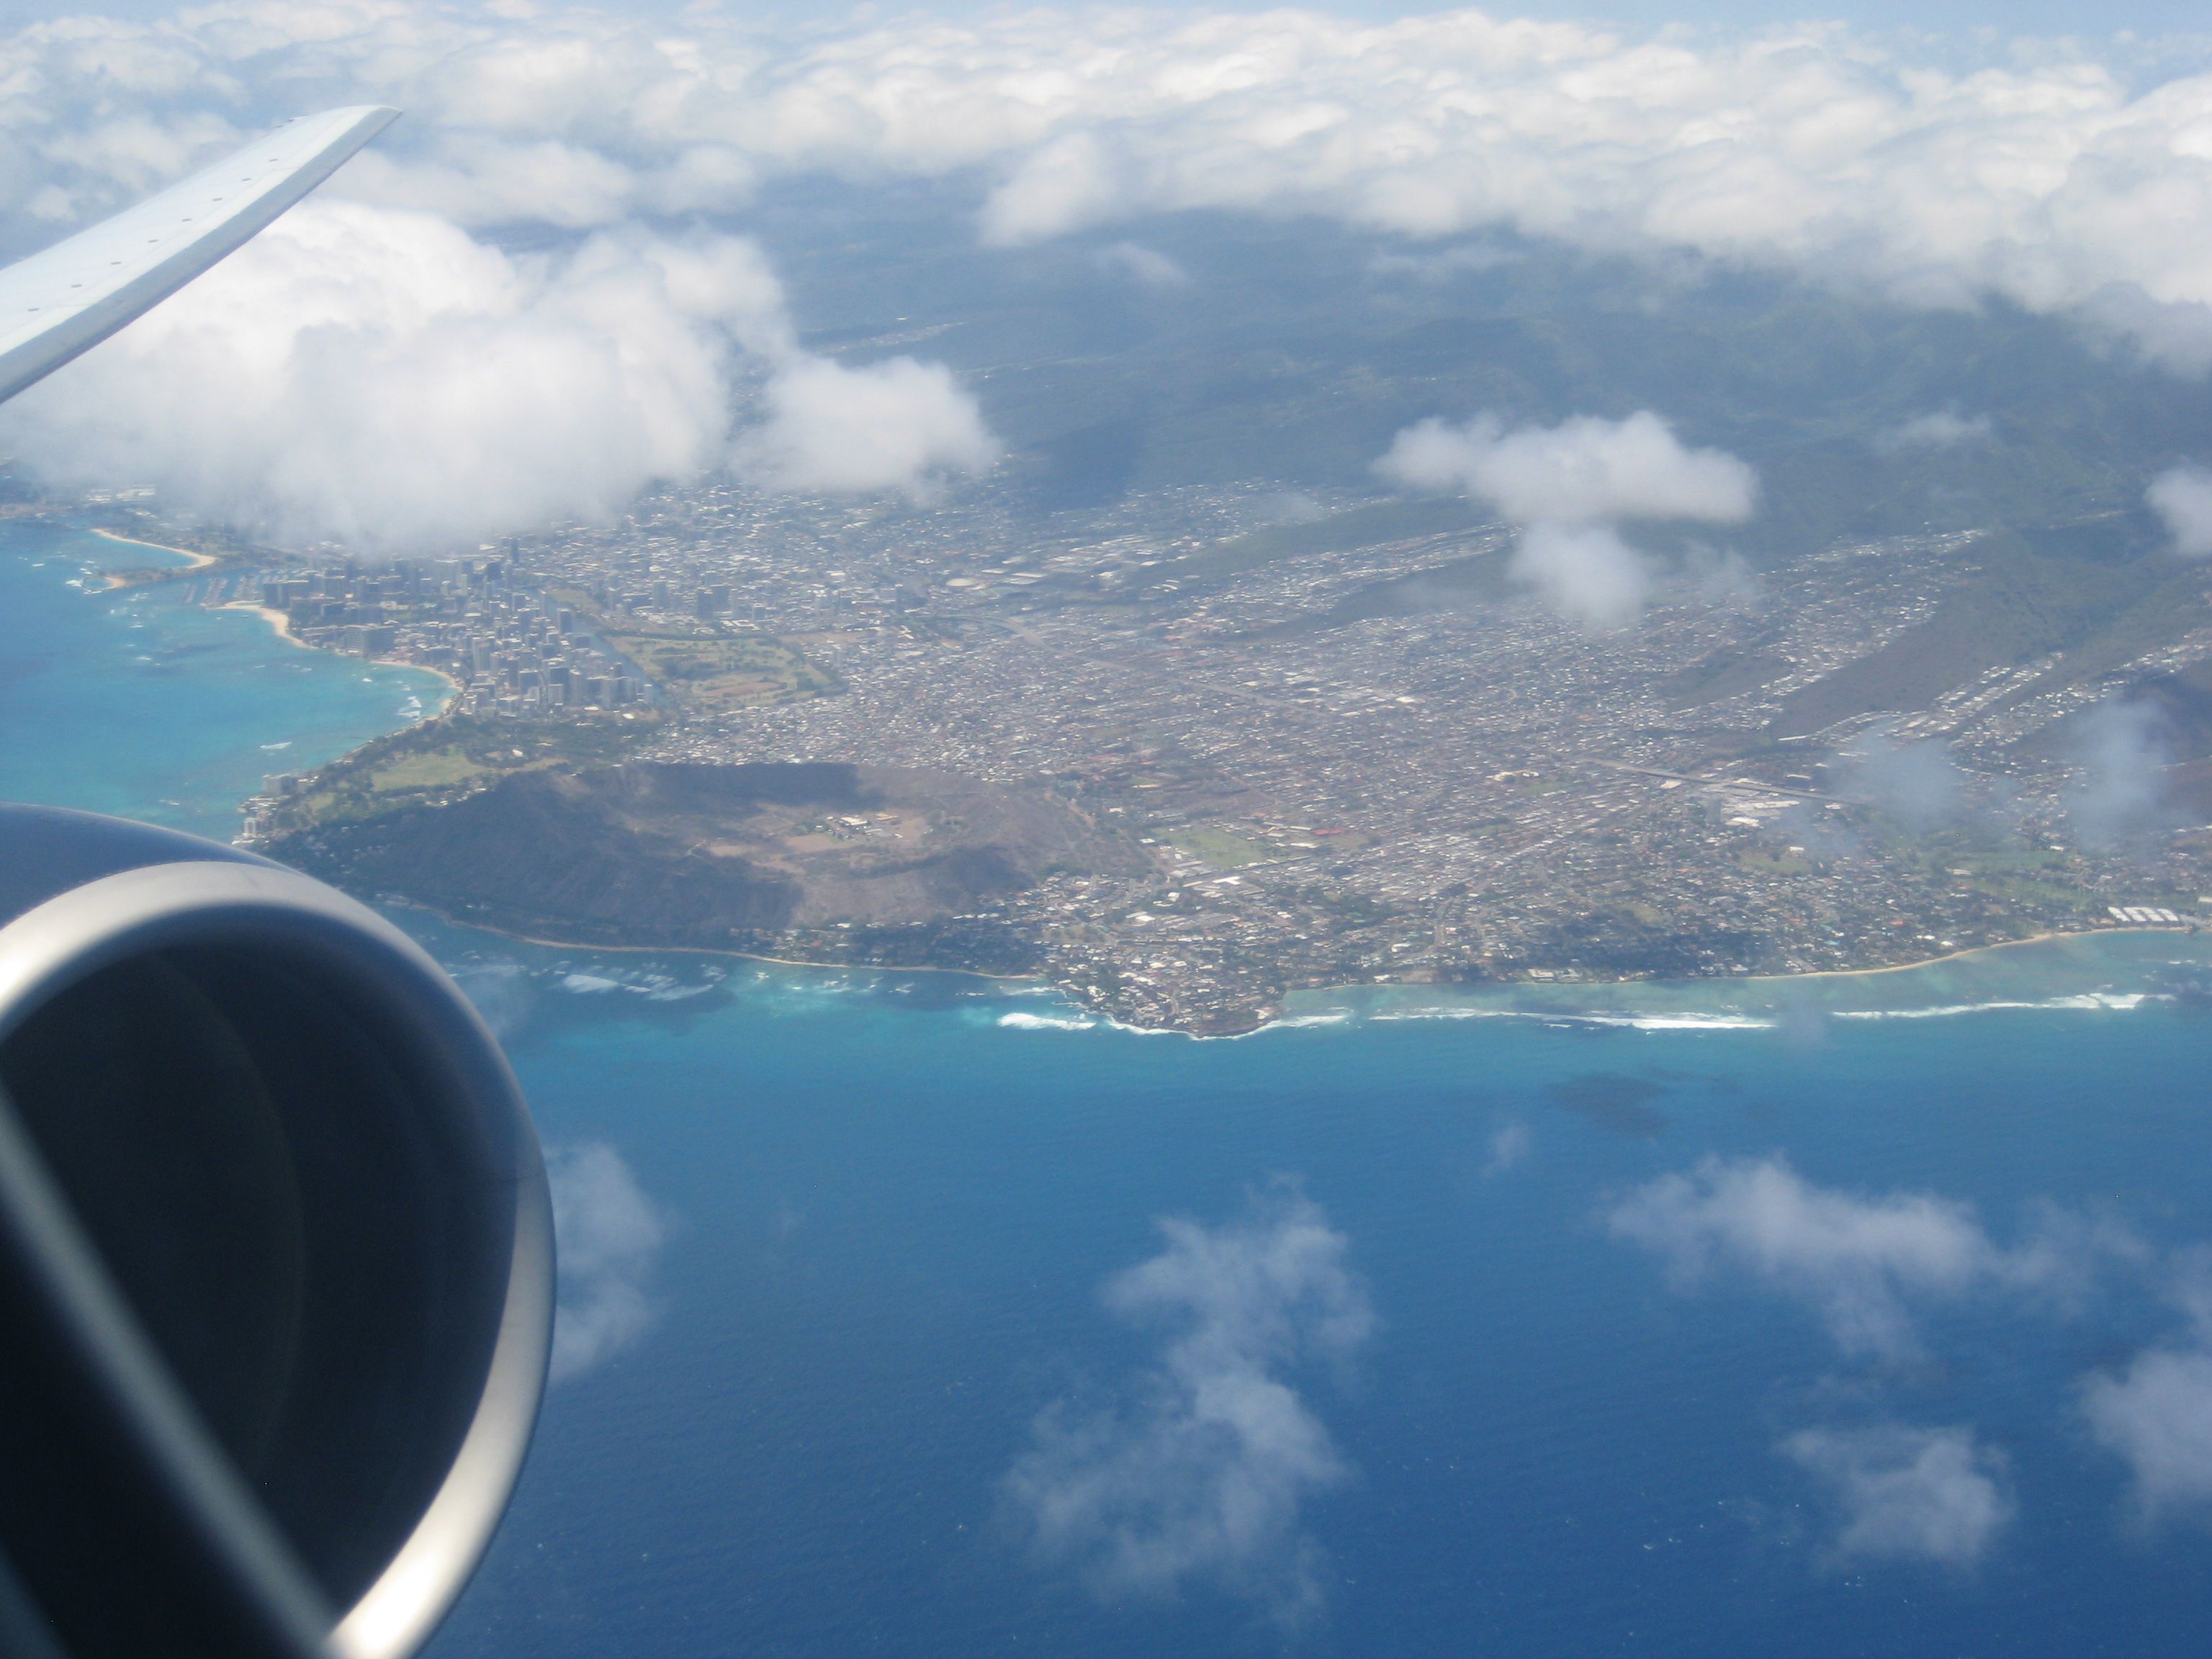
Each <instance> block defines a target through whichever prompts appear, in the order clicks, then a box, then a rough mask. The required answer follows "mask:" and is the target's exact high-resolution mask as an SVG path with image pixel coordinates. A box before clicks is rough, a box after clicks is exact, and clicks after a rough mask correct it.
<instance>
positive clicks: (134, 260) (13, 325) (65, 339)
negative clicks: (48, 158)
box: [0, 105, 399, 402]
mask: <svg viewBox="0 0 2212 1659" xmlns="http://www.w3.org/2000/svg"><path fill="white" fill-rule="evenodd" d="M398 113H399V112H398V110H395V109H385V108H381V107H379V106H371V105H362V106H356V107H354V108H351V109H334V110H326V111H325V112H323V113H322V114H320V115H303V116H301V117H299V118H296V119H294V120H290V121H287V122H286V123H284V125H283V126H280V127H278V128H277V129H276V131H273V132H270V133H268V134H266V135H265V136H264V137H259V138H257V139H255V140H254V141H253V142H252V143H250V144H248V145H246V147H245V148H244V149H240V150H235V151H234V152H232V153H231V154H230V155H227V156H225V157H224V158H223V159H222V161H217V162H216V164H215V165H214V166H213V167H206V168H204V169H203V170H202V171H200V172H198V173H194V174H192V176H191V178H189V179H185V181H184V182H183V183H182V184H179V185H171V186H170V187H169V188H168V189H167V190H165V191H162V192H161V194H160V195H159V196H156V197H153V198H151V199H150V200H149V201H144V202H141V203H140V204H138V205H137V207H134V208H126V209H125V210H123V211H122V212H121V213H118V214H117V215H116V216H114V217H113V218H112V219H107V220H104V221H102V222H100V223H99V224H96V225H94V226H93V227H92V228H90V229H89V230H82V231H79V232H78V233H77V234H76V235H74V236H72V237H70V239H69V240H67V241H65V242H60V243H57V244H56V245H55V246H52V247H50V248H48V249H46V251H45V252H43V253H34V254H33V255H32V256H31V257H30V258H27V259H24V260H21V261H20V262H18V263H17V264H12V265H9V267H8V268H7V269H6V270H0V402H4V401H6V400H7V399H8V398H12V397H14V396H15V394H16V393H17V392H21V390H23V388H24V387H26V386H29V385H31V384H32V383H33V382H34V381H37V380H43V379H44V378H45V377H46V375H48V374H52V372H53V371H54V370H55V369H58V368H60V367H61V366H62V365H63V364H64V363H65V362H69V361H70V358H72V357H75V356H77V355H78V354H79V353H81V352H84V351H88V350H89V349H91V348H93V347H94V346H96V345H98V344H99V343H100V342H101V341H102V340H104V339H106V337H108V336H109V335H111V334H112V333H114V332H115V331H116V330H118V329H119V328H121V327H122V326H123V325H125V323H128V322H130V321H131V319H133V318H135V317H137V316H139V315H140V314H141V313H144V312H147V311H149V310H151V309H152V308H153V307H155V306H156V305H158V304H160V303H161V301H163V300H166V299H167V298H168V297H169V295H172V294H174V293H175V292H176V291H177V290H178V289H180V288H182V287H183V286H184V285H185V283H189V282H190V281H191V280H192V278H193V277H195V276H198V275H199V274H200V273H201V272H202V271H204V270H206V269H207V268H208V267H209V266H210V265H212V264H215V263H216V260H218V259H220V258H222V257H223V255H225V254H226V253H228V252H231V251H232V250H234V249H235V248H238V247H240V246H243V245H244V244H245V243H246V241H247V240H250V239H251V238H252V236H253V234H254V233H256V232H257V231H258V230H260V229H261V228H263V227H264V226H265V225H267V224H268V223H270V221H272V220H274V219H275V218H276V216H277V215H279V214H280V213H282V212H283V211H284V210H285V209H286V208H289V207H290V206H291V205H292V204H293V203H295V202H296V201H298V200H299V199H300V198H301V197H303V196H305V195H306V194H307V192H308V191H311V190H313V189H314V187H315V186H316V185H319V184H321V183H322V182H323V180H324V179H327V178H329V177H330V176H331V174H332V173H335V172H337V170H338V168H339V167H340V166H342V165H343V163H344V162H345V161H346V160H347V158H348V157H349V156H351V155H353V153H354V152H355V151H356V150H357V149H360V148H361V147H362V145H363V144H366V143H368V141H369V140H370V139H372V138H374V137H376V135H377V134H378V133H380V132H381V131H384V129H385V128H386V127H387V126H389V125H391V124H392V120H393V119H394V118H397V117H398Z"/></svg>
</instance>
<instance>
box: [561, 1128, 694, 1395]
mask: <svg viewBox="0 0 2212 1659" xmlns="http://www.w3.org/2000/svg"><path fill="white" fill-rule="evenodd" d="M545 1165H546V1171H547V1173H548V1175H550V1177H551V1179H552V1183H553V1233H554V1239H555V1243H556V1248H557V1249H558V1252H559V1257H560V1264H561V1287H560V1304H559V1306H558V1307H557V1308H556V1310H555V1314H554V1321H553V1366H552V1374H553V1380H554V1381H555V1382H556V1383H557V1382H560V1381H562V1379H564V1378H567V1377H570V1376H575V1375H576V1374H577V1373H578V1372H580V1371H586V1370H590V1369H591V1368H592V1366H594V1365H596V1364H599V1362H600V1361H601V1360H604V1359H606V1358H609V1357H611V1355H613V1354H616V1353H618V1352H621V1351H622V1350H623V1349H624V1348H626V1347H628V1346H629V1345H630V1344H631V1343H633V1342H635V1341H636V1340H637V1339H638V1338H639V1337H640V1336H641V1335H642V1334H644V1333H645V1329H646V1328H647V1326H648V1325H650V1324H651V1323H652V1322H653V1301H652V1296H651V1285H652V1279H653V1268H654V1267H655V1266H656V1264H657V1263H658V1262H659V1258H660V1247H661V1244H662V1243H663V1242H664V1240H665V1238H666V1237H667V1231H668V1227H667V1223H666V1222H665V1220H664V1219H663V1218H662V1216H661V1214H660V1212H659V1208H658V1207H657V1206H655V1205H654V1204H653V1200H651V1199H649V1198H647V1196H646V1195H645V1193H644V1191H643V1189H642V1188H640V1187H639V1186H638V1184H637V1178H636V1177H635V1176H633V1175H632V1174H631V1173H630V1170H629V1164H625V1163H623V1159H622V1156H621V1154H620V1153H618V1152H616V1151H615V1150H614V1148H613V1147H611V1146H605V1145H604V1144H602V1143H600V1142H598V1141H589V1142H586V1143H585V1144H583V1145H581V1146H565V1147H552V1148H549V1149H548V1150H547V1152H546V1155H545Z"/></svg>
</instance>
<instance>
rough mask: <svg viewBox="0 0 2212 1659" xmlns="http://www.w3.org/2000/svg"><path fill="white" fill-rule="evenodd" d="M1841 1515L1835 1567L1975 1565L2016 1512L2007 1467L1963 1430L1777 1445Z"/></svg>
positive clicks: (1878, 1433)
mask: <svg viewBox="0 0 2212 1659" xmlns="http://www.w3.org/2000/svg"><path fill="white" fill-rule="evenodd" d="M1782 1453H1783V1455H1784V1456H1786V1457H1788V1458H1789V1459H1790V1461H1791V1462H1795V1463H1796V1464H1797V1465H1798V1466H1799V1467H1800V1468H1804V1469H1806V1470H1808V1471H1809V1472H1810V1473H1812V1474H1815V1475H1817V1476H1819V1477H1820V1479H1821V1480H1823V1481H1825V1482H1826V1484H1827V1486H1828V1487H1829V1488H1830V1491H1831V1492H1832V1496H1833V1498H1834V1499H1835V1502H1836V1504H1837V1505H1838V1508H1839V1509H1840V1510H1841V1511H1842V1520H1843V1524H1842V1527H1841V1528H1840V1530H1839V1531H1838V1534H1837V1535H1836V1538H1835V1541H1834V1543H1833V1546H1832V1547H1833V1551H1834V1553H1835V1555H1836V1557H1837V1558H1838V1561H1839V1562H1856V1561H1861V1560H1914V1561H1931V1562H1935V1563H1936V1564H1938V1565H1943V1566H1949V1567H1971V1566H1973V1565H1976V1564H1977V1563H1978V1562H1979V1561H1980V1560H1981V1559H1982V1558H1983V1557H1984V1555H1985V1554H1987V1553H1988V1552H1989V1549H1990V1545H1991V1544H1992V1543H1993V1542H1994V1541H1996V1536H1997V1534H1999V1533H2000V1532H2002V1530H2003V1529H2004V1528H2005V1527H2007V1526H2008V1524H2010V1522H2012V1519H2013V1517H2014V1516H2015V1514H2016V1513H2017V1511H2018V1505H2017V1504H2016V1503H2015V1500H2014V1498H2013V1496H2012V1492H2011V1491H2010V1488H2009V1483H2008V1480H2007V1479H2006V1469H2005V1461H2004V1459H2003V1457H2002V1455H2001V1454H1999V1453H1998V1452H1996V1451H1995V1450H1994V1449H1990V1448H1988V1447H1984V1446H1981V1445H1978V1444H1977V1443H1976V1440H1975V1437H1974V1433H1973V1431H1972V1430H1971V1429H1966V1428H1944V1429H1911V1428H1905V1427H1901V1426H1897V1425H1883V1426H1880V1427H1875V1428H1867V1429H1852V1430H1838V1429H1807V1430H1804V1431H1802V1432H1800V1433H1797V1434H1794V1435H1791V1436H1790V1437H1789V1438H1788V1439H1787V1440H1785V1441H1784V1442H1783V1443H1782Z"/></svg>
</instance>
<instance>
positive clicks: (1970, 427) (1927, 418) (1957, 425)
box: [1875, 409, 1994, 452]
mask: <svg viewBox="0 0 2212 1659" xmlns="http://www.w3.org/2000/svg"><path fill="white" fill-rule="evenodd" d="M1993 430H1994V428H1992V427H1991V426H1990V417H1989V416H1986V415H1974V416H1966V415H1961V414H1960V413H1959V412H1958V411H1957V410H1948V409H1939V410H1933V411H1932V412H1930V413H1929V414H1926V415H1916V416H1913V417H1912V418H1911V420H1909V421H1905V422H1900V423H1899V425H1897V426H1894V427H1892V428H1890V429H1889V430H1888V431H1887V432H1885V433H1883V434H1882V435H1881V436H1880V437H1878V438H1876V439H1875V448H1877V449H1881V450H1887V451H1892V452H1894V451H1897V450H1901V449H1956V448H1957V447H1959V446H1960V445H1961V444H1970V443H1987V442H1988V441H1989V440H1990V435H1991V433H1992V432H1993Z"/></svg>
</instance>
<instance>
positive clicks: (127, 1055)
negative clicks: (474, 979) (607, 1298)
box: [0, 806, 553, 1659]
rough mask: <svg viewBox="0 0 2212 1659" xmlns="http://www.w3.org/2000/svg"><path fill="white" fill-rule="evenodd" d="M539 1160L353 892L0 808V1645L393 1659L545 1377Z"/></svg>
mask: <svg viewBox="0 0 2212 1659" xmlns="http://www.w3.org/2000/svg"><path fill="white" fill-rule="evenodd" d="M552 1307H553V1236H552V1215H551V1208H550V1203H549V1201H548V1197H547V1192H546V1185H545V1173H544V1164H543V1162H542V1160H541V1158H540V1156H539V1152H538V1142H537V1139H536V1136H535V1134H534V1133H533V1131H532V1127H531V1124H530V1120H529V1116H528V1114H527V1112H526V1109H525V1107H524V1105H523V1103H522V1099H521V1096H520V1092H519V1091H518V1090H517V1088H516V1086H515V1083H514V1079H513V1075H512V1074H511V1073H509V1071H508V1070H507V1064H506V1062H505V1060H503V1059H502V1058H501V1054H500V1052H499V1048H498V1045H497V1044H496V1042H495V1041H494V1040H493V1038H492V1036H491V1035H490V1033H489V1031H488V1030H486V1029H485V1028H484V1026H483V1022H482V1021H481V1020H479V1019H478V1018H477V1015H476V1013H475V1012H474V1011H473V1010H472V1009H471V1007H470V1006H469V1005H468V1003H467V1001H466V1000H465V999H464V998H463V997H462V996H461V994H460V993H459V990H458V989H457V988H456V987H454V986H453V982H452V981H450V980H449V979H447V976H446V975H444V974H443V973H442V972H441V971H440V969H438V967H437V965H436V964H435V963H433V962H432V961H431V960H430V958H429V957H428V956H427V955H426V954H424V952H423V951H422V950H421V949H420V948H419V947H417V946H416V945H415V944H414V943H413V942H412V941H410V939H407V937H406V936H405V935H404V934H403V933H400V932H399V931H398V929H397V928H395V927H392V926H391V925H390V924H389V923H388V922H386V921H384V920H383V919H382V918H381V917H380V916H378V915H376V914H375V913H374V911H371V910H369V909H368V908H365V907H363V906H362V905H360V904H357V903H356V902H354V901H353V900H351V899H349V898H346V897H345V896H343V895H341V894H338V893H337V892H334V891H332V890H331V889H330V888H328V887H325V886H324V885H322V884H319V883H318V882H315V881H312V880H310V879H308V878H307V877H305V876H302V875H300V874H298V873H296V872H292V871H289V870H286V869H284V868H283V867H281V866H277V865H275V864H271V863H270V862H268V861H267V860H263V859H258V858H256V857H253V856H252V855H251V854H245V853H241V852H239V851H236V850H235V849H233V848H228V847H221V846H217V845H215V844H214V843H211V842H203V841H199V840H197V839H196V838H194V837H191V836H183V835H179V834H176V833H173V832H171V831H168V830H163V829H151V828H149V827H147V826H145V825H143V824H135V823H123V822H121V821H118V820H116V819H112V818H103V817H94V816H91V815H89V814H85V813H79V812H64V811H54V810H51V809H46V808H33V807H15V806H0V1333H4V1335H0V1651H8V1652H15V1651H18V1650H21V1651H24V1652H32V1653H35V1652H38V1651H40V1644H44V1645H45V1646H46V1649H47V1650H49V1651H51V1650H52V1649H53V1648H54V1647H56V1646H57V1645H58V1648H59V1650H61V1651H62V1652H64V1653H69V1654H86V1655H88V1654H109V1653H112V1654H116V1655H126V1654H127V1655H131V1656H134V1659H145V1656H154V1655H167V1654H176V1655H190V1656H193V1659H220V1656H227V1655H230V1654H234V1653H235V1654H253V1655H267V1656H272V1659H276V1656H282V1659H305V1656H308V1655H312V1654H316V1653H331V1652H335V1653H337V1655H340V1656H345V1659H391V1656H399V1655H404V1654H406V1653H409V1652H410V1651H412V1650H414V1649H415V1648H416V1646H417V1645H419V1644H420V1643H421V1642H422V1640H423V1639H424V1638H426V1637H427V1636H428V1634H429V1632H430V1631H431V1629H432V1628H433V1627H434V1626H435V1624H436V1623H437V1621H438V1620H439V1619H440V1618H441V1616H442V1615H443V1614H444V1613H445V1612H446V1610H447V1608H448V1607H450V1606H451V1605H452V1603H453V1600H454V1598H455V1597H456V1596H457V1595H459V1593H460V1590H461V1588H462V1586H463V1585H464V1583H465V1582H466V1581H467V1578H468V1576H469V1574H470V1572H471V1571H472V1570H473V1568H474V1566H475V1565H476V1563H477V1559H478V1558H479V1557H480V1556H481V1554H482V1553H483V1549H484V1547H485V1545H486V1544H487V1543H488V1542H489V1539H490V1536H491V1533H492V1530H493V1528H494V1527H495V1524H496V1522H497V1521H498V1519H499V1516H500V1515H501V1512H502V1510H504V1508H505V1506H506V1504H507V1497H508V1494H509V1493H510V1492H511V1491H512V1490H513V1484H514V1480H515V1478H516V1476H517V1474H519V1472H520V1468H521V1464H522V1458H523V1453H524V1450H525V1449H526V1446H527V1444H528V1442H529V1438H530V1434H531V1431H532V1425H533V1424H534V1422H535V1419H536V1416H537V1411H538V1399H539V1396H540V1394H541V1393H542V1391H543V1389H544V1376H545V1364H546V1355H547V1352H548V1348H549V1346H550V1337H551V1328H552Z"/></svg>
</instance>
